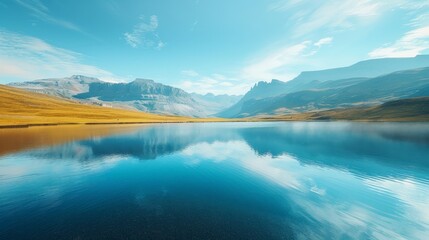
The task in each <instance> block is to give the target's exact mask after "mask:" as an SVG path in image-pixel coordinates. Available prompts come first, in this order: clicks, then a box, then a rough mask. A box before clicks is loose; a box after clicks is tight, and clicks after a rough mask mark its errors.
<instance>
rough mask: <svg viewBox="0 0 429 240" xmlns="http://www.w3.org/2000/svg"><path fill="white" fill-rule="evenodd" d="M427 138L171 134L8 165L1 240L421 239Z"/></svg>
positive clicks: (111, 141)
mask: <svg viewBox="0 0 429 240" xmlns="http://www.w3.org/2000/svg"><path fill="white" fill-rule="evenodd" d="M428 139H429V128H428V125H427V124H368V123H222V124H171V125H170V124H168V125H153V126H148V127H143V128H138V129H134V130H133V131H132V132H122V133H115V135H110V136H106V137H98V138H90V139H86V140H77V141H73V142H69V143H66V144H62V145H57V146H52V147H46V148H43V149H38V150H32V151H27V152H22V153H19V154H14V155H8V156H5V157H2V158H0V193H1V194H0V221H4V222H7V224H5V225H3V227H1V226H0V234H1V233H3V234H4V236H5V237H8V239H10V237H12V236H13V237H14V238H13V239H31V237H30V236H32V235H31V234H37V236H40V239H58V238H65V239H76V238H79V237H80V238H81V239H97V238H99V239H103V237H104V238H105V237H106V236H110V237H112V238H118V239H121V238H122V239H123V238H125V239H126V238H129V239H133V238H153V239H154V238H157V239H170V238H176V239H189V238H196V239H207V238H214V239H231V238H242V239H326V238H334V239H337V238H352V239H356V238H357V239H368V238H378V239H401V238H402V239H424V238H425V236H427V235H428V234H429V212H428V209H429V173H428V167H429V161H428V159H429V141H428ZM154 159H156V161H146V160H154ZM44 219H45V221H43V220H44ZM46 219H56V221H51V220H48V221H46ZM58 219H59V221H58ZM35 223H37V224H35ZM28 226H30V227H28ZM24 227H26V228H29V231H28V232H22V231H20V229H22V228H24ZM52 233H55V234H52ZM1 236H2V235H0V239H1Z"/></svg>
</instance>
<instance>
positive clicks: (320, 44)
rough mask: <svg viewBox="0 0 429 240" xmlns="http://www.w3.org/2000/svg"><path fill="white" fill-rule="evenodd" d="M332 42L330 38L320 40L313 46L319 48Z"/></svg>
mask: <svg viewBox="0 0 429 240" xmlns="http://www.w3.org/2000/svg"><path fill="white" fill-rule="evenodd" d="M332 40H333V38H332V37H327V38H322V39H320V40H319V41H317V42H316V43H314V46H316V47H321V46H323V45H327V44H331V43H332Z"/></svg>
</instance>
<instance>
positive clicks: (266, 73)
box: [241, 37, 333, 81]
mask: <svg viewBox="0 0 429 240" xmlns="http://www.w3.org/2000/svg"><path fill="white" fill-rule="evenodd" d="M332 40H333V38H332V37H326V38H322V39H319V40H318V41H316V42H314V43H313V42H312V41H303V42H301V43H298V44H295V45H292V46H284V47H281V48H280V49H276V50H274V51H272V52H271V53H269V54H267V55H265V56H262V57H261V58H259V59H257V60H255V61H254V62H253V63H251V64H249V65H248V66H246V67H244V68H243V69H242V72H241V78H243V79H246V80H250V81H268V80H271V79H280V80H284V81H287V80H290V79H291V78H292V77H294V76H296V75H297V74H299V72H297V70H296V68H295V66H296V65H297V64H299V63H301V62H303V61H304V60H305V59H306V58H308V57H310V56H313V55H314V54H316V53H317V52H318V51H319V50H320V49H321V47H322V46H323V45H327V44H330V43H331V42H332Z"/></svg>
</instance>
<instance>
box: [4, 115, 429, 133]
mask: <svg viewBox="0 0 429 240" xmlns="http://www.w3.org/2000/svg"><path fill="white" fill-rule="evenodd" d="M234 122H236V123H239V122H243V123H244V122H362V123H365V122H366V123H393V122H394V123H401V122H402V123H428V121H418V120H417V121H413V120H406V119H384V120H383V119H329V120H326V119H325V120H317V119H266V118H255V119H234V120H233V119H224V120H219V121H216V120H207V121H205V120H204V119H199V120H196V121H192V120H188V121H143V122H82V123H80V122H76V123H73V122H70V123H28V124H11V125H0V130H1V129H25V128H32V127H55V126H91V125H92V126H95V125H144V124H169V123H234Z"/></svg>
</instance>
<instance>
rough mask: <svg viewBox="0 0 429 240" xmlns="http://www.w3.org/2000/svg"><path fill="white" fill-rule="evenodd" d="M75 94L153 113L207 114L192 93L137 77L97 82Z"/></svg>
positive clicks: (198, 115)
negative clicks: (128, 81)
mask: <svg viewBox="0 0 429 240" xmlns="http://www.w3.org/2000/svg"><path fill="white" fill-rule="evenodd" d="M73 97H74V98H77V99H89V100H95V101H102V102H108V103H109V104H112V105H115V106H122V107H131V108H134V109H137V110H140V111H145V112H152V113H160V114H167V115H183V116H194V117H205V116H206V115H207V114H206V113H205V112H204V109H203V108H202V106H201V105H199V104H198V103H197V102H196V101H195V100H194V99H193V98H192V96H191V95H190V94H189V93H187V92H185V91H183V90H182V89H179V88H174V87H171V86H167V85H163V84H161V83H156V82H155V81H153V80H149V79H136V80H134V81H132V82H130V83H106V82H96V83H92V84H90V85H89V90H88V92H84V93H80V94H77V95H74V96H73Z"/></svg>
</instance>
